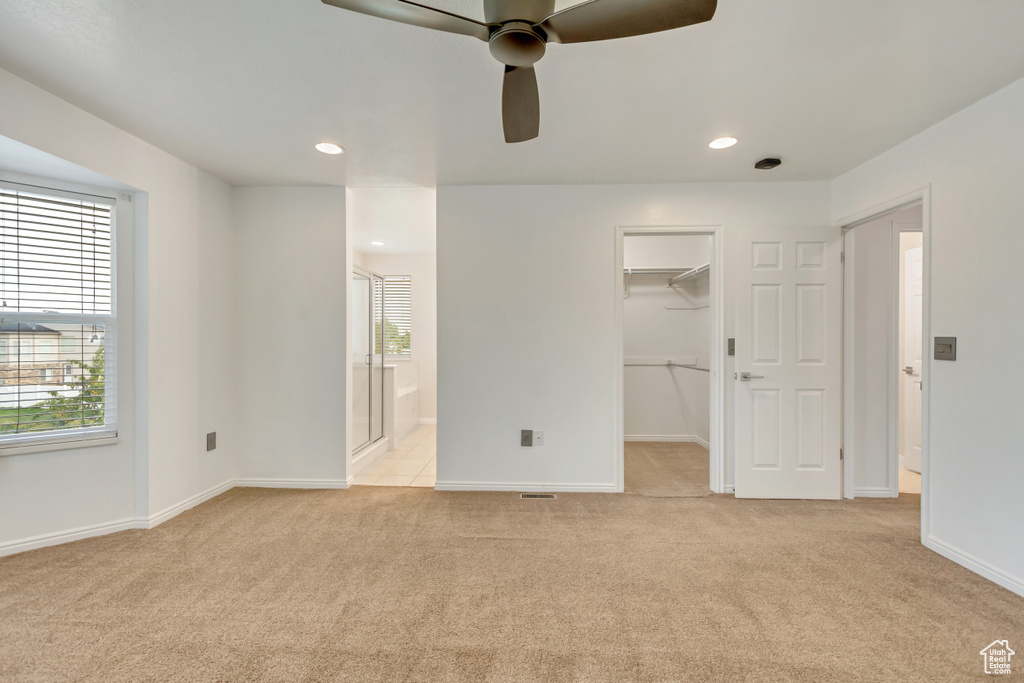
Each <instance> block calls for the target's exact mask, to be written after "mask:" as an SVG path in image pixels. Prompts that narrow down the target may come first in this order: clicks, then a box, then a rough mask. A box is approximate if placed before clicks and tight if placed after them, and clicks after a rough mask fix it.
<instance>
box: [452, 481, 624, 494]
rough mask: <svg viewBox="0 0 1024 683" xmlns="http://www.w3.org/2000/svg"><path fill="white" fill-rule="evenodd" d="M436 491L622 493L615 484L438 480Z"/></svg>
mask: <svg viewBox="0 0 1024 683" xmlns="http://www.w3.org/2000/svg"><path fill="white" fill-rule="evenodd" d="M434 490H435V491H517V492H518V491H522V492H526V493H530V492H538V491H543V492H548V493H620V489H619V487H618V486H617V485H615V484H514V483H513V484H508V483H504V482H493V481H438V482H437V483H435V484H434Z"/></svg>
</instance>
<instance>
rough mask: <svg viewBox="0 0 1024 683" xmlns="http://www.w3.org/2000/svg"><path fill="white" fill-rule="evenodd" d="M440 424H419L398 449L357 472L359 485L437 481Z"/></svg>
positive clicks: (432, 484) (431, 483)
mask: <svg viewBox="0 0 1024 683" xmlns="http://www.w3.org/2000/svg"><path fill="white" fill-rule="evenodd" d="M436 456H437V427H436V426H435V425H420V427H419V428H418V429H417V430H416V431H415V432H413V433H412V434H410V435H409V437H408V438H407V439H406V440H405V441H403V442H402V443H401V444H400V445H399V446H398V448H396V449H395V450H393V451H390V452H389V453H388V454H387V455H386V456H384V459H383V460H378V461H377V463H376V464H372V465H371V467H370V469H369V470H368V471H365V472H356V477H355V484H356V486H429V487H430V488H433V487H434V482H435V481H437V460H436Z"/></svg>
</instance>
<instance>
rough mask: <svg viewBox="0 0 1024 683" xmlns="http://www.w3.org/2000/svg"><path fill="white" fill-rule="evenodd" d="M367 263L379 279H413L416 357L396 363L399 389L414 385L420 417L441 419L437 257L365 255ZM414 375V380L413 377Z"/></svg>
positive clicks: (413, 337)
mask: <svg viewBox="0 0 1024 683" xmlns="http://www.w3.org/2000/svg"><path fill="white" fill-rule="evenodd" d="M363 263H364V264H365V265H366V267H367V268H369V269H370V270H372V271H373V272H375V273H377V274H379V275H409V276H411V277H412V353H411V354H410V360H409V362H405V361H396V362H395V365H397V366H398V367H397V368H396V370H397V372H398V373H399V374H398V376H399V385H400V386H405V385H408V384H409V383H410V381H412V382H414V383H415V384H416V385H417V386H418V387H419V391H418V392H417V393H418V394H419V417H420V418H421V419H428V420H434V419H436V418H437V257H436V255H435V254H365V255H364V256H363ZM410 374H411V375H412V376H411V377H410V376H409V375H410Z"/></svg>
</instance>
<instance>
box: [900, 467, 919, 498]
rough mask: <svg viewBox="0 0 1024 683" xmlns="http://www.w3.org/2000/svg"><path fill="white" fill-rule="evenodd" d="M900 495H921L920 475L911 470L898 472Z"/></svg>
mask: <svg viewBox="0 0 1024 683" xmlns="http://www.w3.org/2000/svg"><path fill="white" fill-rule="evenodd" d="M900 493H921V475H920V474H918V473H917V472H914V471H913V470H906V469H902V470H900Z"/></svg>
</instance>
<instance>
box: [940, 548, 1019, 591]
mask: <svg viewBox="0 0 1024 683" xmlns="http://www.w3.org/2000/svg"><path fill="white" fill-rule="evenodd" d="M924 547H926V548H928V549H929V550H934V551H935V552H937V553H938V554H939V555H942V556H943V557H945V558H946V559H947V560H952V561H953V562H956V563H957V564H958V565H960V566H962V567H966V568H967V569H970V570H971V571H972V572H974V573H975V574H979V575H981V576H983V577H985V578H986V579H988V580H989V581H991V582H993V583H996V584H998V585H1000V586H1002V587H1003V588H1005V589H1006V590H1008V591H1012V592H1014V593H1016V594H1017V595H1020V596H1022V597H1024V580H1022V579H1020V578H1018V577H1016V576H1013V575H1011V574H1007V573H1006V572H1004V571H1003V570H1002V569H999V568H998V567H993V566H992V565H991V564H989V563H988V562H985V561H984V560H980V559H978V558H977V557H974V556H973V555H971V554H970V553H967V552H964V551H963V550H960V549H959V548H957V547H956V546H953V545H950V544H948V543H946V542H944V541H940V540H939V539H937V538H935V537H934V536H929V537H928V539H927V540H925V542H924Z"/></svg>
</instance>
